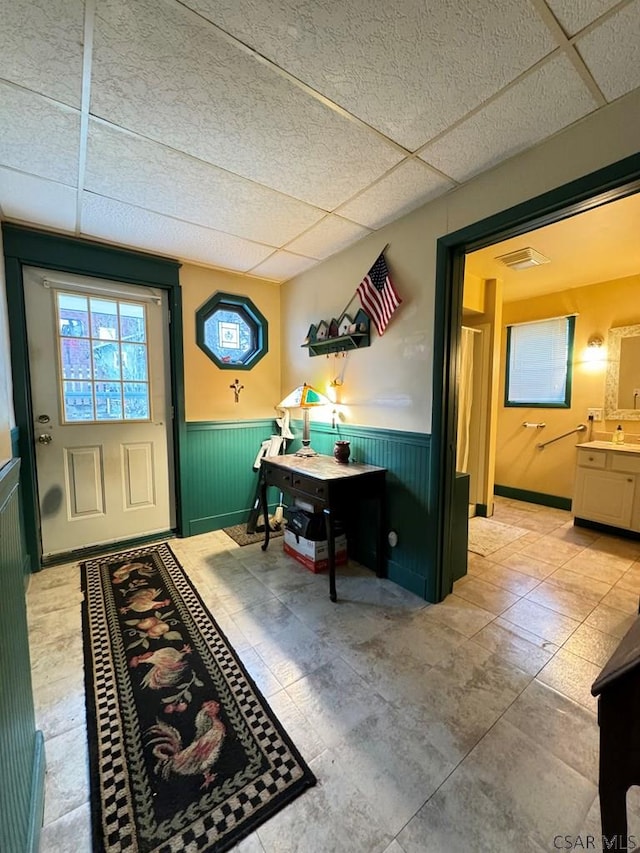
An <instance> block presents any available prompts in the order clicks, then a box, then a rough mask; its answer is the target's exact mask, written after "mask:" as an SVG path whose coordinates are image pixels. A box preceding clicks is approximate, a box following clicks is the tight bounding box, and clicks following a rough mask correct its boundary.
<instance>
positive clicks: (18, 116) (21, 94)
mask: <svg viewBox="0 0 640 853" xmlns="http://www.w3.org/2000/svg"><path fill="white" fill-rule="evenodd" d="M0 128H1V129H2V133H0V164H2V165H3V166H10V167H11V168H13V169H19V170H20V171H22V172H29V173H31V174H33V175H39V176H40V177H41V178H51V179H52V180H54V181H61V182H62V183H64V184H69V185H70V186H76V185H77V180H78V150H79V144H80V114H79V113H77V112H76V111H75V110H72V109H71V108H70V107H65V106H63V105H62V104H56V103H54V102H53V101H49V100H47V99H46V98H43V97H42V96H41V95H35V94H33V93H32V92H27V91H26V90H25V89H18V88H17V87H16V86H11V85H9V84H8V83H2V82H0Z"/></svg>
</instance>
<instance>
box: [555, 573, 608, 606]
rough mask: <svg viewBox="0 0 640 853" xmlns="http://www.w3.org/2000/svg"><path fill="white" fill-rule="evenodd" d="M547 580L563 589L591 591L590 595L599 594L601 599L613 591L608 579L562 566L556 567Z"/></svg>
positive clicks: (577, 591)
mask: <svg viewBox="0 0 640 853" xmlns="http://www.w3.org/2000/svg"><path fill="white" fill-rule="evenodd" d="M547 582H548V583H551V584H556V585H557V586H559V587H562V588H563V589H568V590H569V591H570V592H576V593H578V594H582V593H585V592H586V593H589V595H590V596H598V597H599V598H600V599H602V598H604V596H605V595H606V594H607V593H608V592H610V591H611V584H609V583H607V582H606V581H600V580H596V579H595V578H589V577H587V576H586V575H580V574H578V573H577V572H572V571H570V570H569V569H567V568H565V567H564V566H561V567H560V568H559V569H556V570H555V572H554V573H553V574H552V575H549V577H548V578H547Z"/></svg>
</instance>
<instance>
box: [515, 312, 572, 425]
mask: <svg viewBox="0 0 640 853" xmlns="http://www.w3.org/2000/svg"><path fill="white" fill-rule="evenodd" d="M575 319H576V318H575V316H572V317H554V318H552V319H550V320H538V321H536V322H534V323H518V324H517V325H514V326H507V376H506V383H505V400H504V404H505V406H527V407H540V408H564V409H568V408H570V407H571V365H572V361H573V334H574V328H575Z"/></svg>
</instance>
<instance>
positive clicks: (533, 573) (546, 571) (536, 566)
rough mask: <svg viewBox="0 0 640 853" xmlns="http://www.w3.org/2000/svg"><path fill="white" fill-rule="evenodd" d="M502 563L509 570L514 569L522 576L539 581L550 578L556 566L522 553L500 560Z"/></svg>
mask: <svg viewBox="0 0 640 853" xmlns="http://www.w3.org/2000/svg"><path fill="white" fill-rule="evenodd" d="M500 563H502V565H503V566H506V567H507V568H509V569H514V570H515V571H516V572H520V574H523V575H529V577H532V578H535V579H536V580H539V581H543V580H544V579H545V578H547V577H549V575H550V574H552V573H553V570H554V566H553V565H551V564H550V563H545V562H544V561H543V560H539V559H537V558H536V557H533V556H530V555H528V554H523V553H521V552H516V553H512V554H508V555H506V556H505V557H503V558H502V559H501V560H500Z"/></svg>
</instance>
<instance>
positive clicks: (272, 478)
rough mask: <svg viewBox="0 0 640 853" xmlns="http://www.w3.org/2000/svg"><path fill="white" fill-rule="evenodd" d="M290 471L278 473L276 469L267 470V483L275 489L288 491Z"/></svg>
mask: <svg viewBox="0 0 640 853" xmlns="http://www.w3.org/2000/svg"><path fill="white" fill-rule="evenodd" d="M292 476H293V474H292V473H291V471H280V470H279V469H278V468H267V482H268V483H269V485H270V486H275V487H276V489H283V490H286V489H290V488H291V478H292Z"/></svg>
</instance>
